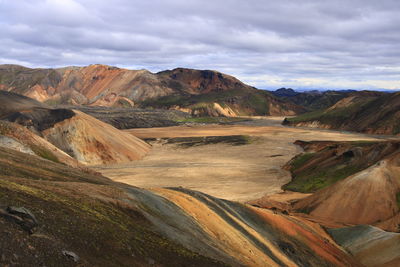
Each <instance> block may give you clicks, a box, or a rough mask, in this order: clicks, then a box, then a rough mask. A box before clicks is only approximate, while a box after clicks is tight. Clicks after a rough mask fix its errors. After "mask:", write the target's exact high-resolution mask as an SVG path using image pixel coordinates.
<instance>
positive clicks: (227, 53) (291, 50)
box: [0, 0, 400, 89]
mask: <svg viewBox="0 0 400 267" xmlns="http://www.w3.org/2000/svg"><path fill="white" fill-rule="evenodd" d="M399 12H400V2H399V1H396V0H381V1H379V2H378V1H372V0H338V1H318V0H304V1H301V2H300V1H296V0H282V1H261V0H249V1H240V0H214V1H212V2H207V1H200V0H148V1H141V0H140V1H139V0H115V1H112V2H110V1H104V0H29V1H28V0H19V1H0V55H1V56H0V63H18V64H23V65H26V66H31V67H58V66H65V65H88V64H92V63H103V64H109V65H116V66H121V67H131V68H147V69H150V70H152V71H159V70H162V69H166V68H174V67H181V66H182V67H190V68H201V69H205V68H207V69H216V70H220V71H222V72H227V73H229V74H232V75H235V76H237V77H238V78H240V79H242V80H244V81H246V82H248V83H250V84H252V85H255V86H258V87H261V88H266V87H268V88H273V87H281V86H291V87H294V88H304V87H307V86H309V87H319V88H322V87H326V88H360V89H361V88H375V87H384V88H400V85H399V80H400V78H399V75H400V71H399V69H400V51H399V49H398V43H399V41H400V28H399V27H398V25H399V24H400V17H399V16H398V13H399Z"/></svg>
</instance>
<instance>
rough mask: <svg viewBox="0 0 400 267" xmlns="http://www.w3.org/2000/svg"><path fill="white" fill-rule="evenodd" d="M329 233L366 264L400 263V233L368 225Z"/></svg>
mask: <svg viewBox="0 0 400 267" xmlns="http://www.w3.org/2000/svg"><path fill="white" fill-rule="evenodd" d="M329 233H330V234H331V235H332V237H333V238H334V239H335V240H336V241H337V242H338V243H339V244H340V245H342V246H343V247H344V248H345V249H346V250H348V251H349V252H350V253H351V254H352V255H354V256H355V257H356V258H357V259H358V260H360V262H361V263H362V264H364V265H365V266H368V267H369V266H371V267H373V266H386V267H396V266H399V265H400V254H399V250H400V234H397V233H388V232H385V231H382V230H381V229H378V228H376V227H373V226H368V225H359V226H354V227H347V228H340V229H331V230H329Z"/></svg>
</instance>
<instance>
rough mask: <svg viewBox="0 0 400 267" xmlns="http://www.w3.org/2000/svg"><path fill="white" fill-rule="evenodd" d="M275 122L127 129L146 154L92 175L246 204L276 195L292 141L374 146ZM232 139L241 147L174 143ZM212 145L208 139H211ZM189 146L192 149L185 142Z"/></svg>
mask: <svg viewBox="0 0 400 267" xmlns="http://www.w3.org/2000/svg"><path fill="white" fill-rule="evenodd" d="M280 121H281V118H276V117H272V118H268V117H267V118H258V119H257V120H254V121H251V122H243V123H239V124H237V125H190V126H174V127H163V128H146V129H131V130H127V131H128V132H129V133H131V134H133V135H135V136H137V137H139V138H142V139H150V140H151V144H152V146H153V147H152V150H151V151H150V153H149V154H148V155H147V156H145V158H144V159H143V160H140V161H134V162H130V163H128V164H118V165H108V166H97V167H96V168H95V169H96V170H97V171H99V172H101V173H102V174H104V175H105V176H107V177H109V178H111V179H113V180H115V181H119V182H124V183H127V184H131V185H134V186H138V187H144V188H152V187H178V186H182V187H185V188H190V189H193V190H198V191H202V192H204V193H207V194H210V195H213V196H215V197H220V198H225V199H229V200H238V201H248V200H252V199H257V198H260V197H262V196H264V195H269V194H274V193H278V192H281V189H280V188H281V186H282V185H283V184H285V183H287V182H288V181H289V180H290V174H289V173H288V172H287V171H284V170H282V169H281V167H282V166H283V165H284V164H285V163H286V162H287V161H289V160H290V159H291V158H292V157H294V156H295V155H296V154H298V153H300V152H301V149H300V148H299V147H297V146H295V145H293V142H294V141H295V140H298V139H300V140H306V141H307V140H310V141H311V140H337V141H355V140H376V139H375V138H374V137H370V136H367V135H363V134H350V133H340V132H334V131H324V130H316V129H298V128H290V127H284V126H281V125H279V123H280ZM233 135H235V136H237V135H240V136H242V137H243V138H245V140H247V141H248V142H246V143H245V144H235V143H229V142H223V141H221V142H219V141H218V140H223V139H215V140H217V141H215V142H214V141H213V142H208V141H207V140H208V139H207V140H206V141H204V142H198V141H199V139H195V140H197V141H196V142H194V145H182V143H185V142H186V143H187V140H186V141H185V139H184V138H183V139H182V138H179V139H173V140H172V141H171V140H170V141H169V140H168V138H177V137H187V138H189V137H203V136H233ZM211 140H214V139H211ZM189 141H190V142H189V143H190V144H191V143H193V142H192V141H193V140H192V139H190V138H189Z"/></svg>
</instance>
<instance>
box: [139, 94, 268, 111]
mask: <svg viewBox="0 0 400 267" xmlns="http://www.w3.org/2000/svg"><path fill="white" fill-rule="evenodd" d="M268 96H269V94H268V93H267V92H263V91H259V90H255V89H254V90H243V89H235V90H228V91H220V92H211V93H207V94H200V95H170V96H164V97H160V98H156V99H148V100H145V101H144V102H142V103H141V106H143V107H155V108H169V107H171V106H180V107H185V108H201V107H207V106H208V105H210V104H212V103H218V104H220V105H221V106H223V107H224V106H229V105H230V104H232V103H234V104H235V106H236V107H239V109H240V110H239V112H240V113H241V115H255V114H257V115H265V114H268V112H269V98H268ZM249 112H250V113H251V114H248V113H249Z"/></svg>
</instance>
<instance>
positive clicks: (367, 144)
mask: <svg viewBox="0 0 400 267" xmlns="http://www.w3.org/2000/svg"><path fill="white" fill-rule="evenodd" d="M315 143H318V142H315ZM321 144H322V143H321ZM322 146H325V147H324V148H323V149H321V150H319V151H317V152H312V153H310V152H305V153H302V154H300V155H297V156H296V157H294V158H293V159H292V160H291V161H290V162H288V164H287V165H286V168H287V169H288V170H289V171H290V172H291V174H292V180H291V181H290V182H289V183H288V184H286V185H284V186H283V187H282V188H283V189H285V190H291V191H296V192H302V193H313V192H315V191H317V190H320V189H323V188H325V187H328V186H330V185H332V184H334V183H336V182H338V181H340V180H343V179H345V178H346V177H349V176H350V175H353V174H355V173H357V172H360V171H362V170H364V169H366V168H368V167H369V166H371V165H372V164H375V163H376V162H377V161H379V160H380V159H381V158H382V157H384V156H385V155H386V154H390V153H391V151H393V149H396V148H395V147H396V145H393V146H392V145H391V144H390V143H382V142H376V141H373V142H372V141H355V142H338V143H336V145H335V144H333V143H329V144H328V143H326V144H323V145H322ZM353 148H355V149H357V150H358V151H362V152H360V153H362V155H363V156H362V157H360V158H358V157H356V156H355V155H353V153H352V152H351V153H348V154H347V153H345V152H346V151H351V150H352V149H353Z"/></svg>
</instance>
